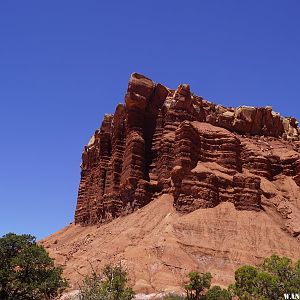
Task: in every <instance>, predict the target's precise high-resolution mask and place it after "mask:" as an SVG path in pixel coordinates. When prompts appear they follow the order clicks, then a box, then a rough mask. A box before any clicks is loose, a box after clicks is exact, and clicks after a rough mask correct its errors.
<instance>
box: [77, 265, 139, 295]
mask: <svg viewBox="0 0 300 300" xmlns="http://www.w3.org/2000/svg"><path fill="white" fill-rule="evenodd" d="M127 282H128V278H127V272H126V271H125V270H124V269H123V268H122V267H121V265H119V266H111V265H107V266H105V267H104V269H103V270H102V273H101V274H98V273H97V272H95V271H94V270H93V272H92V274H91V275H88V276H85V278H84V280H83V283H82V285H81V287H80V296H79V298H80V300H131V299H133V298H134V295H135V294H134V292H133V290H132V289H131V288H130V287H128V286H127Z"/></svg>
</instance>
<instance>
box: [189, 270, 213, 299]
mask: <svg viewBox="0 0 300 300" xmlns="http://www.w3.org/2000/svg"><path fill="white" fill-rule="evenodd" d="M188 277H189V283H188V284H187V285H186V286H185V290H186V296H187V299H188V300H199V299H203V296H204V294H205V292H206V291H207V290H208V289H209V288H210V284H211V279H212V275H211V274H210V273H204V274H199V273H198V272H195V271H193V272H190V273H189V274H188Z"/></svg>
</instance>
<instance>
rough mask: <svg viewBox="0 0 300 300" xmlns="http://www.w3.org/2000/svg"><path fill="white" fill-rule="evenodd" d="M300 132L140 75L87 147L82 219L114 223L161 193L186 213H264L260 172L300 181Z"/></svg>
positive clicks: (265, 114) (275, 117)
mask: <svg viewBox="0 0 300 300" xmlns="http://www.w3.org/2000/svg"><path fill="white" fill-rule="evenodd" d="M299 137H300V129H299V128H298V122H297V121H296V120H295V119H294V118H283V117H281V116H280V115H279V114H278V113H275V112H273V111H272V108H271V107H260V108H255V107H249V106H242V107H238V108H235V109H234V108H226V107H223V106H220V105H216V104H214V103H211V102H209V101H206V100H204V99H203V98H202V97H199V96H195V95H194V94H192V93H191V91H190V87H189V85H187V84H181V85H180V86H179V87H178V88H177V90H175V91H174V90H170V89H168V88H166V87H165V86H163V85H161V84H156V83H154V82H153V81H152V80H150V79H148V78H146V77H145V76H143V75H140V74H137V73H134V74H132V75H131V77H130V81H129V84H128V90H127V93H126V95H125V104H119V105H118V106H117V108H116V111H115V113H114V114H113V115H105V117H104V120H103V122H102V125H101V127H100V129H98V130H96V132H95V134H94V135H93V136H92V138H91V140H90V142H89V143H88V145H87V146H86V147H85V148H84V151H83V154H82V164H81V180H80V186H79V192H78V200H77V208H76V213H75V223H76V224H81V225H92V224H98V223H103V222H107V221H111V220H112V219H114V218H117V217H119V216H122V215H126V214H129V213H132V212H133V211H135V210H137V209H139V208H141V207H143V206H145V205H146V204H148V203H149V202H150V201H152V200H153V199H154V198H155V197H157V195H159V194H161V193H169V194H172V195H173V197H174V203H173V205H174V207H175V208H176V209H177V210H178V211H180V212H191V211H193V210H195V209H198V208H208V207H215V206H216V205H218V204H220V203H221V202H231V203H233V204H234V206H235V207H236V209H239V210H254V211H259V210H261V209H263V207H262V195H264V196H266V197H267V198H268V199H269V201H272V195H270V194H269V193H264V191H263V189H262V188H261V177H263V178H265V179H266V180H269V181H271V182H272V181H273V180H274V179H276V176H280V175H281V174H282V175H286V176H290V177H291V178H292V179H294V180H295V182H296V183H298V184H299V174H300V155H299V152H298V150H299V145H300V144H299V142H297V141H299ZM289 231H291V233H292V234H293V235H297V234H299V231H298V228H297V230H296V229H292V228H290V227H289Z"/></svg>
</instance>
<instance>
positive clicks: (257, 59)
mask: <svg viewBox="0 0 300 300" xmlns="http://www.w3.org/2000/svg"><path fill="white" fill-rule="evenodd" d="M132 72H139V73H142V74H145V75H147V76H148V77H150V78H152V79H153V80H155V81H157V82H161V83H163V84H165V85H167V86H169V87H173V88H174V87H176V86H177V85H178V84H180V83H190V84H191V89H192V90H193V91H194V92H195V93H196V94H198V95H201V96H203V97H205V98H206V99H209V100H213V101H214V102H217V103H220V104H223V105H230V106H238V105H242V104H245V105H258V106H265V105H271V106H273V108H274V110H276V111H279V112H281V113H282V114H283V115H287V116H289V115H293V116H295V117H297V118H300V106H299V104H298V101H299V95H300V84H299V83H300V2H299V1H298V0H286V1H284V0H282V1H276V0H270V1H266V0H257V1H254V0H251V1H247V0H244V1H240V0H236V1H233V0H226V1H225V0H219V1H217V0H195V1H176V0H172V1H168V0H164V1H156V0H153V1H147V2H146V1H135V0H132V1H131V0H130V1H121V0H120V1H93V0H89V1H76V0H72V1H70V0H64V1H58V0H52V1H32V0H28V1H21V0H19V1H17V0H15V1H14V0H12V1H1V2H0V104H1V105H0V113H1V116H0V137H1V148H0V163H1V165H0V166H1V171H0V235H2V234H5V233H7V232H11V231H12V232H17V233H31V234H34V235H36V236H37V237H38V238H42V237H45V236H47V235H49V234H51V233H53V232H55V231H57V230H58V229H60V228H62V227H64V226H65V225H67V224H69V223H70V222H71V221H72V220H73V216H74V210H75V205H76V197H77V188H78V184H79V178H80V177H79V176H80V169H79V165H80V160H81V151H82V148H83V146H84V145H85V144H86V143H87V142H88V140H89V138H90V136H91V135H92V134H93V132H94V131H95V129H96V128H98V127H99V124H100V122H101V119H102V116H103V114H104V113H106V112H108V113H111V112H113V111H114V108H115V105H116V104H117V103H119V102H122V101H123V97H124V93H125V91H126V88H127V82H128V79H129V76H130V73H132Z"/></svg>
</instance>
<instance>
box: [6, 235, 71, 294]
mask: <svg viewBox="0 0 300 300" xmlns="http://www.w3.org/2000/svg"><path fill="white" fill-rule="evenodd" d="M66 287H67V282H66V280H65V279H64V278H63V277H62V268H60V267H55V266H54V261H53V259H52V258H50V257H49V255H48V253H47V252H46V250H45V249H44V247H43V246H41V245H38V244H37V243H36V239H35V237H34V236H32V235H28V234H22V235H17V234H14V233H8V234H6V235H4V236H3V237H2V238H0V299H1V300H16V299H18V300H39V299H53V298H54V297H56V296H58V295H59V294H61V292H62V291H63V290H64V289H65V288H66Z"/></svg>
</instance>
